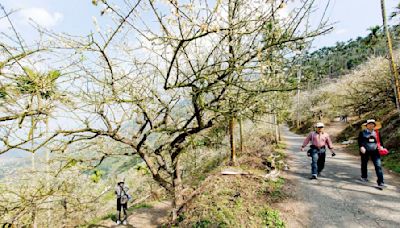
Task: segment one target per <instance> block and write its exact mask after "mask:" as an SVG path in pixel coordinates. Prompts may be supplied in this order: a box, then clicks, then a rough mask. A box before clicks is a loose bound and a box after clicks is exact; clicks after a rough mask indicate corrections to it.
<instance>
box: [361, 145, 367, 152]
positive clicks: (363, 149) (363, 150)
mask: <svg viewBox="0 0 400 228" xmlns="http://www.w3.org/2000/svg"><path fill="white" fill-rule="evenodd" d="M366 151H367V150H366V149H365V147H363V146H362V147H360V152H361V153H363V154H365V152H366Z"/></svg>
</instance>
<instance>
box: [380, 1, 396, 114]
mask: <svg viewBox="0 0 400 228" xmlns="http://www.w3.org/2000/svg"><path fill="white" fill-rule="evenodd" d="M381 10H382V20H383V28H384V30H385V35H386V44H387V49H388V55H389V66H390V72H391V74H392V84H393V89H394V94H395V97H396V107H397V111H398V112H399V114H400V104H399V103H400V85H399V72H398V71H397V67H396V63H395V62H394V57H393V47H392V40H391V37H390V31H389V28H388V26H387V19H386V8H385V0H381Z"/></svg>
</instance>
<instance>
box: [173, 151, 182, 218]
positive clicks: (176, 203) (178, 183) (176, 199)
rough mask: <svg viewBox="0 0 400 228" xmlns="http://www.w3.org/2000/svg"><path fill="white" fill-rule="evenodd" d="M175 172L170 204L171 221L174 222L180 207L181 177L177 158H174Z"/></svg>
mask: <svg viewBox="0 0 400 228" xmlns="http://www.w3.org/2000/svg"><path fill="white" fill-rule="evenodd" d="M175 159H176V163H175V170H174V175H173V188H174V200H173V202H172V221H173V222H176V221H177V219H178V213H179V210H180V209H181V205H182V202H183V200H182V175H181V166H180V159H179V156H178V157H176V158H175Z"/></svg>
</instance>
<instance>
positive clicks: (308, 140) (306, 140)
mask: <svg viewBox="0 0 400 228" xmlns="http://www.w3.org/2000/svg"><path fill="white" fill-rule="evenodd" d="M311 136H312V132H311V133H310V134H308V136H307V138H306V139H305V140H304V142H303V145H302V146H301V150H302V151H303V150H304V147H306V146H307V144H308V143H309V142H310V140H311Z"/></svg>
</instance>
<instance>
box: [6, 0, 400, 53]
mask: <svg viewBox="0 0 400 228" xmlns="http://www.w3.org/2000/svg"><path fill="white" fill-rule="evenodd" d="M118 1H120V2H123V1H122V0H117V1H116V2H118ZM327 1H328V0H317V1H316V2H318V4H321V5H320V6H321V7H320V9H319V10H320V11H322V10H323V5H325V4H326V2H327ZM398 2H399V0H386V8H387V12H388V14H390V13H391V12H392V11H393V9H394V7H395V6H396V4H397V3H398ZM0 3H1V4H2V5H3V6H5V8H6V9H7V10H10V9H20V11H19V12H18V13H17V14H15V15H14V16H13V20H15V23H16V25H17V27H18V28H19V30H20V32H21V31H23V32H21V33H23V34H24V35H25V37H27V36H29V32H31V31H32V32H33V30H30V28H29V27H30V26H29V23H31V22H30V20H29V18H33V20H34V21H36V22H38V23H39V24H40V25H42V26H44V27H46V28H49V29H52V30H55V31H57V32H67V33H69V34H72V35H84V34H88V33H89V32H90V31H94V30H95V27H94V25H93V16H95V17H96V18H97V20H99V23H100V24H102V22H104V21H102V20H104V19H103V18H102V17H100V13H99V12H100V9H99V7H95V6H93V5H92V3H91V0H1V2H0ZM122 4H123V3H122ZM327 16H329V19H330V22H332V23H334V22H336V23H335V25H334V27H335V30H334V31H333V32H332V33H330V34H328V35H325V36H323V37H319V38H317V39H316V40H315V42H314V45H313V46H314V48H316V47H322V46H331V45H334V44H335V43H336V42H337V41H347V40H348V39H350V38H356V37H357V36H363V35H366V34H368V32H367V29H368V28H369V27H371V26H373V25H378V24H382V18H381V12H380V1H379V0H331V2H330V6H329V8H328V11H327ZM4 22H5V21H4V20H2V21H0V31H2V30H3V31H4V29H6V25H5V24H4ZM391 23H394V21H393V22H391ZM27 38H28V37H27ZM28 39H29V38H28Z"/></svg>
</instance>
